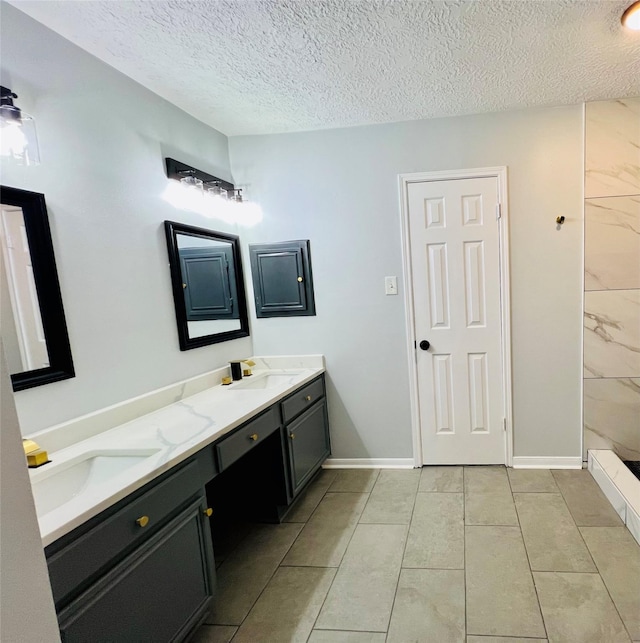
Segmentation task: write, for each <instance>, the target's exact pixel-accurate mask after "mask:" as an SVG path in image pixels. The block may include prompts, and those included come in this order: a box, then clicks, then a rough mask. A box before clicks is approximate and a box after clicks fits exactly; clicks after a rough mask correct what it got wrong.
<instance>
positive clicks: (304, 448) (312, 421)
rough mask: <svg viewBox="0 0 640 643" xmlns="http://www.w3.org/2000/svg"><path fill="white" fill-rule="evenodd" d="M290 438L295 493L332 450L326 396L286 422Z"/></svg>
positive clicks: (292, 479)
mask: <svg viewBox="0 0 640 643" xmlns="http://www.w3.org/2000/svg"><path fill="white" fill-rule="evenodd" d="M287 441H288V443H289V460H290V463H291V482H292V487H293V495H296V494H297V493H298V492H299V491H300V490H301V489H302V487H303V486H304V484H305V483H306V481H307V480H308V479H309V477H310V476H312V475H313V474H314V473H315V471H316V470H317V469H318V468H319V467H320V465H321V464H322V463H323V462H324V461H325V460H326V459H327V457H328V456H329V454H330V452H331V447H330V444H329V426H328V422H327V404H326V401H325V400H321V401H320V402H318V403H317V404H315V405H314V406H313V407H312V408H310V409H309V410H308V411H306V412H305V413H303V414H302V415H301V416H300V417H299V418H298V419H297V420H295V421H294V422H292V423H291V424H289V425H288V426H287Z"/></svg>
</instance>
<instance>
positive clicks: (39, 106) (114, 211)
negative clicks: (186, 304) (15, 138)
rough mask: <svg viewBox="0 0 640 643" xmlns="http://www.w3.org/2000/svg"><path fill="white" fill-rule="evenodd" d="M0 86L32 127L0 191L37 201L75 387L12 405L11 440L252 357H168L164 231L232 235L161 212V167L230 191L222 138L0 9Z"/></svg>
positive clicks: (221, 353) (21, 397)
mask: <svg viewBox="0 0 640 643" xmlns="http://www.w3.org/2000/svg"><path fill="white" fill-rule="evenodd" d="M1 9H2V26H1V28H2V44H1V50H0V61H1V70H0V71H1V78H2V85H5V86H8V87H10V88H12V89H13V90H14V91H15V92H16V93H17V94H18V95H19V99H18V101H17V104H18V105H19V106H21V107H22V108H23V109H25V111H27V112H29V113H31V114H32V115H33V116H35V117H36V122H37V127H38V136H39V140H40V152H41V159H42V164H41V165H40V166H37V167H28V168H19V167H17V166H15V165H10V164H8V163H3V165H2V183H3V184H4V185H10V186H13V187H17V188H23V189H27V190H33V191H35V192H43V193H44V194H45V197H46V201H47V208H48V211H49V219H50V222H51V227H52V235H53V243H54V249H55V254H56V261H57V265H58V272H59V277H60V282H61V288H62V298H63V301H64V307H65V312H66V317H67V325H68V328H69V335H70V341H71V349H72V352H73V360H74V364H75V368H76V377H75V379H71V380H66V381H64V382H58V383H55V384H49V385H47V386H42V387H38V388H35V389H31V390H28V391H23V392H20V393H18V394H16V403H17V406H18V413H19V417H20V421H21V426H22V430H23V433H25V434H28V433H31V432H33V431H35V430H38V429H41V428H44V427H47V426H50V425H52V424H55V423H58V422H61V421H64V420H66V419H69V418H73V417H77V416H78V415H81V414H83V413H87V412H90V411H92V410H95V409H98V408H102V407H104V406H107V405H109V404H113V403H116V402H119V401H121V400H124V399H128V398H130V397H133V396H135V395H138V394H142V393H145V392H147V391H150V390H152V389H155V388H158V387H160V386H164V385H167V384H170V383H172V382H175V381H177V380H180V379H183V378H187V377H191V376H194V375H197V374H199V373H203V372H205V371H208V370H212V369H214V368H218V367H220V366H222V365H224V364H225V363H226V362H227V361H228V360H229V359H233V358H236V359H237V358H238V357H244V356H248V355H250V354H251V353H252V345H251V340H250V338H247V339H240V340H234V341H231V342H226V343H224V344H219V345H214V346H210V347H206V348H199V349H197V350H192V351H187V352H181V351H180V350H179V347H178V336H177V331H176V324H175V317H174V307H173V299H172V294H171V283H170V277H169V270H168V259H167V250H166V242H165V238H164V230H163V227H162V223H163V221H164V220H165V219H170V220H175V221H180V222H183V223H188V224H191V225H197V226H201V227H206V228H209V229H213V230H220V231H224V232H233V233H236V232H237V230H236V229H235V228H234V227H232V226H229V225H227V224H223V223H221V222H219V221H216V220H214V219H208V218H205V217H203V216H200V215H198V214H195V213H190V212H187V211H181V210H179V209H176V208H175V207H173V206H171V205H169V204H168V203H166V202H165V201H163V200H162V199H161V194H162V192H163V190H164V189H165V187H166V185H167V183H168V180H167V178H166V176H165V173H164V157H165V156H172V157H174V158H177V159H178V160H181V161H184V162H186V163H191V164H193V165H194V166H196V167H199V168H201V169H203V170H206V171H209V172H211V173H212V174H215V175H217V176H220V177H222V178H225V179H230V178H231V176H230V171H229V160H228V149H227V138H226V137H225V136H224V135H222V134H220V133H219V132H217V131H215V130H213V129H211V128H210V127H208V126H206V125H204V124H203V123H201V122H199V121H197V120H195V119H194V118H192V117H190V116H188V115H187V114H185V113H184V112H182V111H181V110H179V109H178V108H176V107H174V106H173V105H171V104H169V103H167V102H166V101H164V100H162V99H160V98H159V97H158V96H157V95H155V94H153V93H152V92H150V91H148V90H146V89H144V88H143V87H141V86H140V85H138V84H137V83H135V82H133V81H132V80H130V79H129V78H127V77H125V76H124V75H122V74H120V73H118V72H116V71H115V70H113V69H112V68H111V67H108V66H107V65H105V64H104V63H102V62H100V61H98V60H97V59H95V58H94V57H92V56H90V55H89V54H87V53H86V52H84V51H82V50H81V49H79V48H77V47H76V46H74V45H72V44H71V43H69V42H68V41H66V40H64V39H63V38H61V37H60V36H58V35H57V34H55V33H54V32H52V31H50V30H48V29H46V28H45V27H43V26H42V25H40V24H39V23H37V22H35V21H33V20H32V19H31V18H29V17H27V16H26V15H24V14H23V13H21V12H20V11H18V10H17V9H15V8H14V7H12V6H10V5H6V4H4V3H3V4H2V7H1Z"/></svg>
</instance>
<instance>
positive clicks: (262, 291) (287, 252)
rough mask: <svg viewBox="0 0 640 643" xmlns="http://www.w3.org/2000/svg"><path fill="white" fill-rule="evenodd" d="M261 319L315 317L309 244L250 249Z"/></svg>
mask: <svg viewBox="0 0 640 643" xmlns="http://www.w3.org/2000/svg"><path fill="white" fill-rule="evenodd" d="M249 255H250V258H251V274H252V277H253V292H254V296H255V300H256V315H257V316H258V317H291V316H294V315H315V314H316V309H315V300H314V296H313V277H312V274H311V255H310V250H309V241H308V240H301V241H283V242H279V243H269V244H252V245H250V246H249Z"/></svg>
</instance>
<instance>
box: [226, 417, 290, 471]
mask: <svg viewBox="0 0 640 643" xmlns="http://www.w3.org/2000/svg"><path fill="white" fill-rule="evenodd" d="M279 426H280V419H279V418H278V409H277V406H272V407H271V408H270V409H268V410H266V411H265V412H264V413H263V414H262V415H259V416H258V417H257V418H255V419H253V420H251V421H250V422H248V423H247V424H245V425H244V426H242V427H240V428H239V429H237V430H236V431H235V432H234V433H232V434H231V435H229V436H228V437H226V438H223V439H222V440H221V441H220V442H218V444H216V451H217V453H218V464H219V467H220V471H224V470H225V469H226V468H227V467H229V466H231V465H232V464H233V463H234V462H235V461H236V460H238V459H239V458H241V457H242V456H243V455H244V454H245V453H247V452H248V451H251V449H253V447H255V446H256V445H257V444H260V442H262V441H263V440H264V439H265V438H267V437H268V436H270V435H271V434H272V433H273V432H274V431H276V430H277V429H278V428H279Z"/></svg>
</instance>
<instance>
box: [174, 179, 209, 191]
mask: <svg viewBox="0 0 640 643" xmlns="http://www.w3.org/2000/svg"><path fill="white" fill-rule="evenodd" d="M180 183H182V185H185V186H186V187H188V188H194V189H195V190H198V191H200V192H202V193H204V183H203V182H202V179H198V178H196V177H195V176H185V177H184V178H182V179H180Z"/></svg>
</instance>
